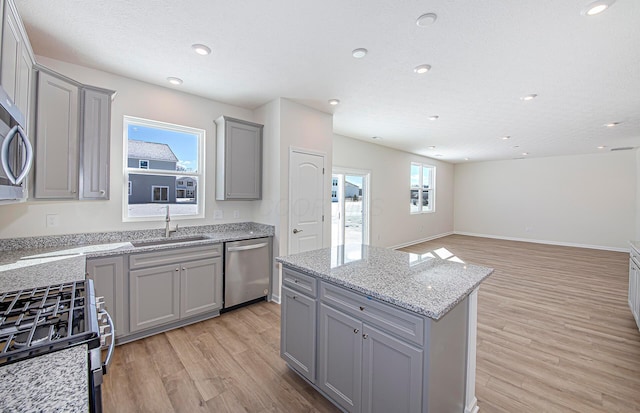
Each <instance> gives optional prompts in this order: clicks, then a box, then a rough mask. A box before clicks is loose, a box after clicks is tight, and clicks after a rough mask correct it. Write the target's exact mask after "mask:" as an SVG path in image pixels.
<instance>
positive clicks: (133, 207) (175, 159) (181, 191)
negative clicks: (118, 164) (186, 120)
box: [122, 116, 205, 221]
mask: <svg viewBox="0 0 640 413" xmlns="http://www.w3.org/2000/svg"><path fill="white" fill-rule="evenodd" d="M204 144H205V131H204V130H202V129H196V128H191V127H187V126H180V125H173V124H169V123H163V122H158V121H153V120H147V119H140V118H134V117H130V116H125V117H124V159H125V161H124V165H125V166H124V181H125V182H127V189H125V191H126V193H125V194H124V197H123V198H124V200H123V211H122V218H123V220H124V221H153V220H159V219H164V217H165V214H166V208H165V205H170V209H171V216H172V218H174V217H175V218H178V219H179V218H180V217H189V218H204V192H203V189H204V176H205V173H204V165H205V162H204ZM185 187H188V189H189V190H185ZM123 192H124V191H123ZM159 203H160V204H162V205H158V204H159Z"/></svg>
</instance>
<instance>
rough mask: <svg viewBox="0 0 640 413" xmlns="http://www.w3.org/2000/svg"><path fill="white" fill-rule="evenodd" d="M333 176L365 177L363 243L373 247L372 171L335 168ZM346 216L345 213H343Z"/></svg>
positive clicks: (343, 167)
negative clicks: (350, 175) (371, 226)
mask: <svg viewBox="0 0 640 413" xmlns="http://www.w3.org/2000/svg"><path fill="white" fill-rule="evenodd" d="M331 173H332V174H334V173H335V174H342V175H349V174H353V175H362V176H363V177H364V181H363V185H362V186H363V187H364V188H366V191H363V192H364V195H363V196H362V209H363V211H362V243H363V244H364V245H371V228H370V225H371V205H370V203H371V171H370V170H368V169H357V168H347V167H345V166H334V167H333V168H332V170H331ZM342 213H343V214H344V211H342Z"/></svg>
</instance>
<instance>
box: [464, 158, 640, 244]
mask: <svg viewBox="0 0 640 413" xmlns="http://www.w3.org/2000/svg"><path fill="white" fill-rule="evenodd" d="M636 179H637V178H636V151H624V152H607V153H601V154H592V155H575V156H558V157H549V158H533V159H523V160H509V161H496V162H479V163H469V164H457V165H456V167H455V183H454V188H455V195H454V197H455V207H454V222H455V232H456V233H468V234H479V235H485V236H490V237H498V238H512V239H521V240H533V241H540V242H548V243H555V244H566V245H576V246H591V247H596V248H606V249H620V250H625V249H627V248H628V244H627V242H628V240H630V239H633V238H634V237H635V235H636V234H635V232H636V230H635V228H636V208H637V207H636Z"/></svg>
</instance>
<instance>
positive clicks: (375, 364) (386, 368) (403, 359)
mask: <svg viewBox="0 0 640 413" xmlns="http://www.w3.org/2000/svg"><path fill="white" fill-rule="evenodd" d="M363 333H364V334H363V340H362V343H363V354H362V357H363V358H362V411H363V412H375V413H386V412H394V413H395V412H397V413H403V412H404V413H412V412H419V411H421V406H422V357H423V354H422V350H419V349H417V348H415V347H413V346H411V345H409V344H407V343H406V342H404V341H402V340H399V339H398V338H396V337H393V336H391V335H389V334H386V333H384V332H382V331H380V330H378V329H376V328H374V327H371V326H369V325H367V324H365V325H364V326H363Z"/></svg>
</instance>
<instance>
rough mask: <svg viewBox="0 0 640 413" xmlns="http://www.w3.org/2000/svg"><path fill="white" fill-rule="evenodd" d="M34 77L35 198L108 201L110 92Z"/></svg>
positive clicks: (43, 73) (47, 74) (47, 75)
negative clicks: (36, 84) (36, 81)
mask: <svg viewBox="0 0 640 413" xmlns="http://www.w3.org/2000/svg"><path fill="white" fill-rule="evenodd" d="M37 73H38V89H37V113H36V115H37V119H36V133H35V135H36V139H35V141H36V168H35V170H36V178H35V197H36V198H45V199H109V140H110V124H111V119H110V118H111V95H112V94H113V92H112V91H110V90H106V89H99V88H94V87H88V86H84V85H82V84H80V83H77V82H75V81H74V80H72V79H69V78H66V77H64V76H62V75H59V74H57V73H55V72H52V71H49V70H48V69H46V68H43V67H41V66H39V67H38V72H37Z"/></svg>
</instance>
